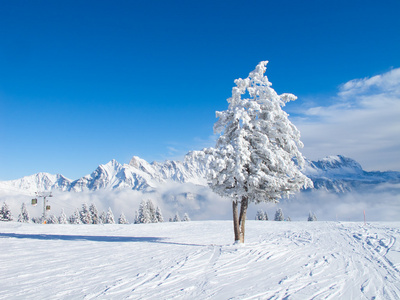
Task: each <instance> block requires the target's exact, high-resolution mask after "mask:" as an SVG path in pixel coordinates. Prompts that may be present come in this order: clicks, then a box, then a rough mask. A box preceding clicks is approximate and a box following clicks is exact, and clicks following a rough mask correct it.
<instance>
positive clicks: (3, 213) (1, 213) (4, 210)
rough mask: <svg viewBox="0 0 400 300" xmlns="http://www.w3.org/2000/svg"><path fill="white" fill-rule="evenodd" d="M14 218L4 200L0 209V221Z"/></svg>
mask: <svg viewBox="0 0 400 300" xmlns="http://www.w3.org/2000/svg"><path fill="white" fill-rule="evenodd" d="M13 219H14V218H13V216H12V214H11V210H10V208H9V207H8V205H7V203H6V202H4V203H3V206H2V207H1V210H0V221H12V220H13Z"/></svg>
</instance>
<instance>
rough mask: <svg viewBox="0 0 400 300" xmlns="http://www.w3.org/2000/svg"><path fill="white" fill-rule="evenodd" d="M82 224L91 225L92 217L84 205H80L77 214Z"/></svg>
mask: <svg viewBox="0 0 400 300" xmlns="http://www.w3.org/2000/svg"><path fill="white" fill-rule="evenodd" d="M79 216H80V218H81V222H82V224H92V215H91V213H90V211H89V208H88V206H87V204H86V203H84V204H82V210H81V211H80V212H79Z"/></svg>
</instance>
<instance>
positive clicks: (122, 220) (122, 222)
mask: <svg viewBox="0 0 400 300" xmlns="http://www.w3.org/2000/svg"><path fill="white" fill-rule="evenodd" d="M118 224H129V222H128V220H127V219H126V217H125V215H124V213H121V215H120V216H119V219H118Z"/></svg>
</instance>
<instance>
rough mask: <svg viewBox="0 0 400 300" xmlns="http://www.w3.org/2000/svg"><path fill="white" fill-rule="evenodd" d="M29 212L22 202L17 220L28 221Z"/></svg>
mask: <svg viewBox="0 0 400 300" xmlns="http://www.w3.org/2000/svg"><path fill="white" fill-rule="evenodd" d="M29 220H30V218H29V212H28V209H27V208H26V204H25V203H22V205H21V213H20V214H19V216H18V222H23V223H29Z"/></svg>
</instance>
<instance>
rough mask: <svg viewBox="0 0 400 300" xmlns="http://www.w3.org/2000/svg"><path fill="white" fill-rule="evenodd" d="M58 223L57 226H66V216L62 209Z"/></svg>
mask: <svg viewBox="0 0 400 300" xmlns="http://www.w3.org/2000/svg"><path fill="white" fill-rule="evenodd" d="M58 223H59V224H68V221H67V216H66V215H65V212H64V209H63V208H62V209H61V214H60V216H59V217H58Z"/></svg>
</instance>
